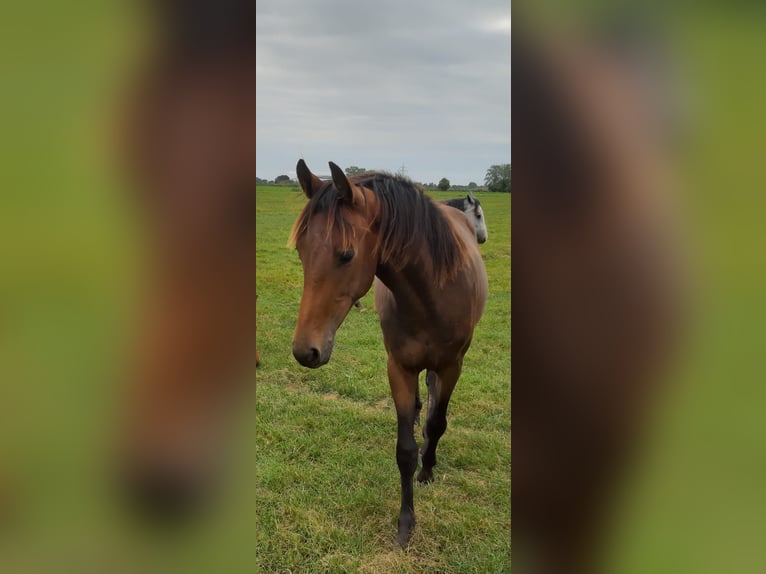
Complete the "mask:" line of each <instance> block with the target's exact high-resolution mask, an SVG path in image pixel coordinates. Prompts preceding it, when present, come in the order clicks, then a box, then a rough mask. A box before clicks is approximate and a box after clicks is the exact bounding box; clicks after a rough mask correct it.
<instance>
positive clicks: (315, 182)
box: [295, 158, 322, 199]
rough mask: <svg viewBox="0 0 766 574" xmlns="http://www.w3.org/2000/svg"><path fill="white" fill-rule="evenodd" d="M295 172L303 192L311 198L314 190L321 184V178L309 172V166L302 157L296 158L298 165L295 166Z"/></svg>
mask: <svg viewBox="0 0 766 574" xmlns="http://www.w3.org/2000/svg"><path fill="white" fill-rule="evenodd" d="M295 173H296V175H297V176H298V182H299V183H300V184H301V188H302V189H303V193H305V194H306V197H308V198H309V199H311V198H312V196H313V195H314V192H315V191H316V190H317V189H319V186H320V185H322V180H321V179H319V178H318V177H317V176H315V175H314V174H313V173H311V170H310V169H309V166H307V165H306V162H305V161H303V158H301V159H299V160H298V165H296V166H295Z"/></svg>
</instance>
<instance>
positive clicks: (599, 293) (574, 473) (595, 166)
mask: <svg viewBox="0 0 766 574" xmlns="http://www.w3.org/2000/svg"><path fill="white" fill-rule="evenodd" d="M557 40H559V39H558V38H557ZM513 66H514V67H513V74H514V94H513V95H514V101H513V104H514V114H513V141H514V167H515V168H516V169H515V170H514V177H515V179H514V182H513V184H514V202H513V207H514V210H513V303H512V313H513V320H514V323H513V347H512V348H513V391H512V393H513V411H512V419H513V487H512V507H513V538H514V551H515V553H514V565H518V568H519V570H518V571H519V572H525V573H540V574H548V573H551V574H563V573H568V574H586V573H587V574H590V573H592V572H596V571H598V568H599V559H600V552H601V551H602V550H603V548H604V545H605V542H606V534H607V532H608V524H609V518H610V511H611V501H612V499H613V496H614V493H615V491H616V489H617V488H618V486H619V484H620V481H619V478H620V475H621V473H622V472H623V471H624V469H625V468H626V465H627V464H628V463H629V462H630V461H631V460H632V456H631V455H632V454H633V451H634V449H635V448H636V446H637V444H638V439H639V436H640V434H641V432H642V429H643V428H644V426H645V423H646V422H647V421H646V419H647V416H648V413H649V412H650V405H651V403H652V402H653V399H654V398H655V396H656V395H657V390H658V389H657V386H658V381H659V380H660V378H661V375H662V373H663V372H664V370H665V368H666V367H667V362H668V360H669V359H670V357H671V355H672V353H673V349H674V347H675V346H676V338H677V335H678V325H679V322H680V319H681V307H682V305H681V302H682V291H683V283H684V281H683V278H682V277H681V268H682V267H681V264H680V261H681V258H682V256H681V253H680V250H679V242H678V240H677V237H676V225H675V222H674V210H673V208H672V202H671V197H670V194H669V189H670V188H669V180H668V173H667V165H666V161H665V157H664V155H663V146H662V133H661V129H660V128H661V122H658V121H657V119H656V115H655V114H654V110H653V109H652V108H651V106H649V105H647V102H646V100H645V99H643V98H642V91H641V90H640V89H639V86H637V84H636V83H635V82H634V80H635V77H634V76H633V75H632V74H631V73H630V70H629V68H628V67H626V66H624V65H623V64H622V63H621V61H620V60H619V59H616V58H614V57H612V54H611V53H607V52H605V51H604V50H601V49H597V48H593V47H590V46H587V45H585V44H577V43H571V42H570V41H568V40H562V41H550V40H548V41H546V40H541V39H539V38H536V37H524V36H523V35H522V36H519V35H515V36H514V39H513Z"/></svg>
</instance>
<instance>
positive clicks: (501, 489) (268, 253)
mask: <svg viewBox="0 0 766 574" xmlns="http://www.w3.org/2000/svg"><path fill="white" fill-rule="evenodd" d="M431 195H432V196H434V197H435V198H438V199H442V198H447V197H455V196H456V195H457V194H455V193H432V194H431ZM480 200H481V201H482V205H483V206H484V208H485V213H486V218H487V224H488V229H489V240H488V241H487V243H485V244H484V245H483V246H482V247H481V249H482V253H483V255H484V259H485V262H486V265H487V272H488V275H489V281H490V289H489V291H490V295H489V300H488V302H487V307H486V310H485V313H484V317H483V318H482V320H481V322H480V323H479V325H478V327H477V329H476V332H475V336H474V342H473V344H472V346H471V349H470V350H469V352H468V354H467V355H466V358H465V364H464V369H463V375H462V376H461V379H460V381H459V382H458V385H457V387H456V389H455V392H454V394H453V397H452V402H451V404H450V412H449V416H448V420H449V427H448V429H447V432H446V433H445V435H444V437H443V439H442V441H441V442H440V443H439V453H438V455H437V456H438V460H439V464H438V465H437V467H436V468H435V471H436V473H435V476H436V480H435V482H434V483H433V484H431V485H428V486H420V485H416V488H415V512H416V516H417V519H418V524H417V527H416V530H415V533H414V536H413V539H412V542H411V544H410V547H409V549H408V551H407V552H402V551H401V550H398V549H397V548H396V547H395V535H396V519H397V514H398V509H399V471H398V469H397V466H396V461H395V457H394V453H395V444H396V415H395V412H394V409H393V401H392V400H391V398H390V392H389V387H388V380H387V378H386V368H385V365H386V353H385V349H384V348H383V342H382V335H381V332H380V326H379V323H378V318H377V315H376V314H375V311H374V309H373V302H372V291H370V293H369V294H368V295H366V296H365V297H364V298H363V299H362V303H363V305H364V310H363V311H361V312H360V311H357V310H356V309H352V310H351V312H350V313H349V315H348V317H347V318H346V320H345V322H344V323H343V325H342V326H341V327H340V329H339V331H338V334H337V337H336V343H335V350H334V352H333V356H332V359H331V361H330V363H329V364H327V365H326V366H324V367H322V368H321V369H317V370H309V369H304V368H302V367H300V366H299V365H298V364H297V363H296V362H295V360H294V359H293V357H292V354H291V340H292V333H293V329H294V327H295V320H296V317H297V311H298V305H299V302H300V296H301V290H302V280H303V274H302V270H301V265H300V261H299V260H298V256H297V253H296V252H295V251H294V250H292V249H288V248H287V247H286V243H287V237H288V235H289V232H290V229H291V226H292V223H293V221H294V220H295V217H296V216H297V214H298V212H299V211H300V209H301V208H302V207H303V205H304V204H305V201H306V200H305V197H304V195H303V194H302V193H300V192H298V191H296V189H295V188H290V187H276V186H262V187H259V188H258V202H257V212H258V215H257V233H258V235H257V237H258V245H257V254H258V259H257V272H258V348H259V350H260V352H261V360H262V366H261V367H260V368H259V369H258V372H257V376H256V380H257V407H256V412H257V422H256V424H255V437H254V441H255V447H254V453H255V454H254V461H255V462H254V464H255V468H256V471H255V484H254V486H253V487H254V488H255V491H256V493H257V503H256V507H257V522H256V524H255V525H254V533H255V553H256V555H257V556H258V561H259V566H260V568H261V570H262V571H264V572H287V571H292V572H306V573H320V572H327V573H330V572H332V573H336V572H370V573H377V572H386V573H404V572H418V573H420V572H450V573H458V572H466V573H468V572H487V573H495V572H499V573H502V572H510V431H511V427H510V197H509V196H508V195H493V194H482V195H481V196H480ZM421 384H422V383H421ZM416 434H417V435H418V437H419V429H416Z"/></svg>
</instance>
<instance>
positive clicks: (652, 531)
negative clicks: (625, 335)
mask: <svg viewBox="0 0 766 574" xmlns="http://www.w3.org/2000/svg"><path fill="white" fill-rule="evenodd" d="M514 8H516V7H514ZM523 8H524V12H525V15H526V16H527V17H528V18H518V12H515V18H514V33H516V32H517V31H518V30H519V29H520V28H521V27H523V26H524V25H525V24H526V23H529V22H533V23H534V24H535V27H536V28H537V30H538V31H540V30H542V31H544V32H545V33H546V34H547V35H548V37H554V38H559V39H560V38H561V37H562V36H563V35H564V34H566V35H569V36H571V37H576V38H579V39H580V40H585V41H586V42H589V43H592V44H594V45H600V46H601V47H602V49H604V50H605V52H607V53H610V54H611V55H612V56H614V57H616V58H617V59H618V60H619V59H621V58H622V60H623V61H624V62H625V68H626V69H628V68H630V67H631V65H632V64H636V63H638V64H641V62H642V61H643V62H644V63H648V66H643V65H639V66H637V67H635V70H638V71H639V72H640V71H641V70H646V71H648V72H649V74H648V76H647V78H648V79H649V83H648V85H649V86H650V87H651V89H650V90H649V91H648V92H647V94H646V95H649V96H652V97H655V96H658V97H656V98H655V99H654V101H655V102H656V103H659V104H661V105H659V106H658V107H657V110H658V111H659V112H661V113H659V114H658V116H657V117H658V118H660V119H661V121H660V122H659V128H660V130H661V131H662V133H663V134H664V135H663V138H662V139H661V142H662V143H661V145H662V150H663V152H662V153H663V155H664V159H665V160H666V161H667V163H668V164H669V165H670V166H671V167H672V173H673V179H674V182H675V183H674V184H673V186H672V187H671V190H672V194H673V197H674V200H675V202H676V203H677V204H678V215H679V217H678V224H677V229H678V230H680V231H681V232H682V237H683V238H684V241H683V243H684V245H683V248H684V249H685V251H686V261H687V263H688V269H687V270H685V272H687V271H688V274H689V275H688V276H689V278H690V285H689V287H688V291H687V294H686V300H685V306H686V307H687V308H688V311H690V315H689V317H688V323H687V328H686V332H685V336H684V340H683V346H682V352H681V353H680V356H679V357H678V360H676V361H675V365H674V368H672V369H671V370H669V371H667V372H666V373H665V375H664V376H663V377H662V379H663V380H662V383H663V388H662V390H661V392H660V393H658V395H657V396H658V398H659V400H658V401H657V402H656V404H655V406H654V407H653V409H652V410H650V411H649V417H648V419H647V420H646V421H645V422H646V423H647V424H646V426H645V431H646V432H645V433H644V435H645V436H644V437H643V438H644V440H643V447H644V448H643V450H642V453H641V456H640V457H639V458H638V459H637V460H636V463H635V464H633V465H632V466H631V467H630V472H629V473H628V475H627V477H626V478H627V481H626V482H625V483H624V484H623V487H624V488H622V489H621V492H620V496H619V498H618V501H619V503H618V504H617V505H616V507H615V508H614V509H613V510H614V511H615V515H616V516H617V518H618V520H617V521H616V523H613V525H612V527H611V529H610V534H609V537H608V554H609V556H608V568H607V571H609V572H621V573H640V572H667V573H671V572H695V573H702V572H706V573H707V572H710V573H712V572H758V571H761V570H762V569H763V558H762V550H761V546H762V545H761V542H760V541H761V540H762V538H763V535H764V533H765V532H766V514H765V513H764V503H765V502H766V488H765V487H764V484H766V457H765V456H764V450H766V418H764V416H763V411H764V405H765V404H766V390H764V389H766V387H764V384H763V383H764V380H766V378H765V377H764V371H765V369H764V366H765V365H764V361H763V345H764V342H763V341H764V337H763V335H762V330H763V328H762V326H763V321H764V319H765V318H766V316H765V315H766V313H765V309H766V307H765V306H764V294H765V293H766V269H765V267H764V266H765V264H766V257H765V256H764V234H763V229H764V226H763V214H764V211H765V208H766V202H765V201H764V196H763V188H764V178H763V175H762V173H761V171H762V170H761V165H760V164H761V163H762V162H761V160H760V156H761V155H762V153H763V151H762V150H763V149H764V147H763V144H764V133H766V132H764V127H765V125H764V124H765V121H764V120H765V118H766V116H765V115H764V112H763V102H764V101H765V100H764V96H766V81H765V80H764V78H763V74H762V73H760V69H761V67H762V64H761V62H763V58H764V55H766V42H764V38H766V36H764V29H765V25H766V12H764V8H763V6H762V5H756V4H752V3H744V2H733V3H725V4H720V3H712V2H697V3H693V4H690V3H684V2H675V3H673V2H671V3H633V2H618V3H611V2H577V3H574V4H571V3H561V2H544V3H535V4H534V6H532V5H529V4H528V5H526V6H524V7H523ZM531 28H532V27H530V29H531ZM631 46H633V47H638V50H636V51H634V52H633V53H634V54H637V55H638V56H639V58H632V59H631V58H629V57H628V58H623V56H625V55H628V56H629V55H630V53H631ZM644 56H645V57H646V59H643V60H642V57H644ZM517 81H523V78H522V77H517V76H516V75H514V82H517ZM514 87H515V86H514ZM514 93H515V90H514ZM649 99H650V100H651V99H652V98H649ZM516 112H517V110H516V109H514V122H515V121H516V120H517V116H516ZM514 143H515V144H516V145H517V146H523V142H514ZM515 183H517V182H515ZM516 189H519V188H518V185H517V186H516ZM514 207H515V208H516V209H515V216H520V214H521V210H520V209H519V206H518V204H515V205H514ZM514 222H516V219H515V218H514ZM669 247H673V248H675V247H677V246H676V245H673V246H669ZM517 304H518V305H519V306H523V301H517V300H514V305H517ZM517 360H518V357H517Z"/></svg>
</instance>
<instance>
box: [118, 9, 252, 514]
mask: <svg viewBox="0 0 766 574" xmlns="http://www.w3.org/2000/svg"><path fill="white" fill-rule="evenodd" d="M146 8H147V10H148V17H149V19H150V20H151V21H152V23H153V24H155V26H153V27H152V29H153V30H156V32H157V33H156V35H155V36H153V37H152V39H151V44H150V47H149V49H148V50H147V55H146V57H145V59H143V60H142V62H141V63H140V70H139V73H138V74H137V77H136V78H134V80H133V81H132V91H131V93H130V94H129V98H128V105H127V106H126V109H125V112H124V116H123V117H124V119H125V120H126V121H124V128H123V133H122V143H123V145H122V149H123V164H124V166H125V170H126V171H127V173H128V178H129V180H130V183H131V184H132V187H133V188H134V189H135V194H134V196H133V197H134V199H135V200H136V205H137V208H138V212H139V214H140V215H141V216H142V223H143V224H144V225H143V228H142V231H143V233H144V236H143V239H144V240H145V241H144V245H145V250H144V260H143V263H144V271H145V273H144V276H145V281H144V282H143V301H142V306H141V307H140V309H139V313H138V317H137V323H138V324H137V326H136V332H135V335H134V337H133V339H134V342H133V344H132V345H131V351H130V357H129V359H128V362H129V364H128V366H127V371H128V378H129V390H128V392H127V395H128V397H127V401H126V408H125V413H124V417H123V418H124V419H125V420H124V423H122V427H123V428H122V431H121V432H120V435H121V439H120V441H119V443H120V447H119V449H118V450H119V453H120V455H119V457H118V458H119V459H120V460H119V462H118V466H119V468H120V469H121V470H120V472H119V474H120V480H121V483H122V484H123V485H124V489H125V491H126V493H127V494H128V498H129V500H130V501H132V502H133V503H134V506H135V507H137V508H139V509H141V510H142V511H146V512H145V514H149V515H157V516H160V515H168V516H169V515H186V511H187V510H191V509H193V508H196V507H198V506H199V505H198V504H197V502H198V501H201V500H203V499H205V498H206V497H205V496H203V495H204V494H205V493H206V492H208V491H209V490H210V488H209V487H210V486H211V485H212V484H214V483H215V482H216V477H217V474H218V467H219V463H220V461H221V459H222V458H223V457H222V454H223V452H222V451H223V450H224V446H225V444H226V441H225V440H224V435H225V434H226V431H227V427H228V425H229V423H230V422H231V420H232V418H233V411H234V408H235V406H236V404H237V403H239V402H241V401H240V400H239V397H240V396H241V394H242V392H243V391H244V390H245V389H246V388H249V387H250V386H252V385H250V384H248V383H249V381H251V380H252V374H251V369H252V367H253V358H254V357H253V355H254V352H255V355H256V356H255V360H256V361H257V360H258V356H257V351H256V350H255V304H256V303H255V298H256V296H255V291H256V280H255V259H256V257H255V255H256V254H255V240H256V233H255V203H256V170H255V139H256V137H255V115H256V113H255V73H254V71H253V70H254V69H255V3H254V2H250V1H249V0H215V1H214V0H194V1H186V0H154V1H151V2H147V3H146Z"/></svg>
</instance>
